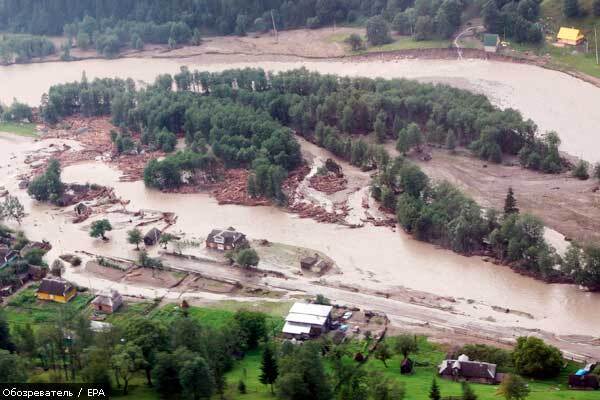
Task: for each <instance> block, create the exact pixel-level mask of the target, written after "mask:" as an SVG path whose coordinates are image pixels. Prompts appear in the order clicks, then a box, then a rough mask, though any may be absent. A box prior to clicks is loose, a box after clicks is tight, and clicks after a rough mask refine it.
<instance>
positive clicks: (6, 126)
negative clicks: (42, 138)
mask: <svg viewBox="0 0 600 400" xmlns="http://www.w3.org/2000/svg"><path fill="white" fill-rule="evenodd" d="M0 132H9V133H14V134H15V135H20V136H31V137H37V136H38V134H37V133H36V130H35V124H25V123H22V122H0Z"/></svg>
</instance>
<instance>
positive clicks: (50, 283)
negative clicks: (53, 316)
mask: <svg viewBox="0 0 600 400" xmlns="http://www.w3.org/2000/svg"><path fill="white" fill-rule="evenodd" d="M76 295H77V289H75V287H74V286H73V285H71V283H70V282H68V281H66V280H64V279H62V278H56V277H52V278H44V279H42V283H41V284H40V288H39V289H38V290H37V298H38V299H40V300H52V301H55V302H57V303H68V302H69V301H70V300H71V299H72V298H73V297H75V296H76Z"/></svg>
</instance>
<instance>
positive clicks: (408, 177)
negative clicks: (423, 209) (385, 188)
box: [400, 164, 429, 197]
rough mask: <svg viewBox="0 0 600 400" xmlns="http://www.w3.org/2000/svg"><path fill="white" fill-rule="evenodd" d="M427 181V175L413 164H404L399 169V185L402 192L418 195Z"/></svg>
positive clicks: (413, 195)
mask: <svg viewBox="0 0 600 400" xmlns="http://www.w3.org/2000/svg"><path fill="white" fill-rule="evenodd" d="M428 182H429V179H428V178H427V175H425V173H424V172H423V171H421V169H420V168H419V167H418V166H416V165H414V164H406V165H404V166H402V168H401V169H400V185H401V186H402V188H403V189H404V193H406V194H408V195H410V196H412V197H420V196H421V193H422V192H423V191H424V190H425V188H426V187H427V185H428Z"/></svg>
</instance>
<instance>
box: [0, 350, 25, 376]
mask: <svg viewBox="0 0 600 400" xmlns="http://www.w3.org/2000/svg"><path fill="white" fill-rule="evenodd" d="M26 370H27V369H26V368H25V364H24V362H23V360H22V359H21V357H19V356H18V355H16V354H11V353H10V352H8V351H7V350H0V383H24V382H27V374H26V372H25V371H26Z"/></svg>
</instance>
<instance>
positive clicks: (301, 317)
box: [282, 303, 333, 339]
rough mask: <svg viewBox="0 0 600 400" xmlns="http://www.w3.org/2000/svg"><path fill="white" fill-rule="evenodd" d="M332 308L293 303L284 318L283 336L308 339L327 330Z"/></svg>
mask: <svg viewBox="0 0 600 400" xmlns="http://www.w3.org/2000/svg"><path fill="white" fill-rule="evenodd" d="M332 309H333V307H332V306H325V305H320V304H307V303H294V305H293V306H292V308H291V309H290V312H289V314H288V315H287V317H286V318H285V325H284V326H283V329H282V333H283V336H284V337H286V338H288V339H310V338H314V337H317V336H319V335H321V334H322V333H325V332H327V331H328V330H329V325H330V323H331V310H332Z"/></svg>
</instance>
